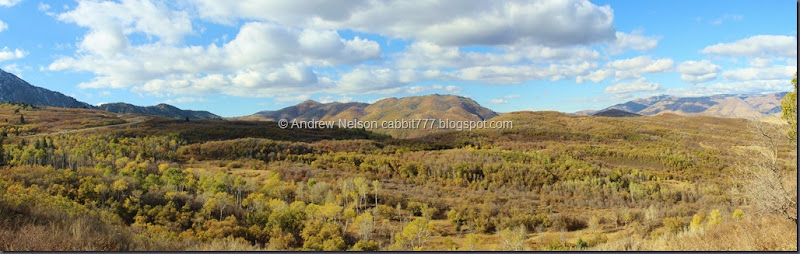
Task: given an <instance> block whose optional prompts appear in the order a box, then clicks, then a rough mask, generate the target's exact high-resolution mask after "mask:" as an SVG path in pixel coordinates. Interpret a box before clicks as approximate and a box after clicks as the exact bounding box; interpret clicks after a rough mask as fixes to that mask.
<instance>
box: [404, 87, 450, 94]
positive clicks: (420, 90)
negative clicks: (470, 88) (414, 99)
mask: <svg viewBox="0 0 800 254" xmlns="http://www.w3.org/2000/svg"><path fill="white" fill-rule="evenodd" d="M461 91H462V89H461V87H458V86H454V85H447V86H444V85H429V86H425V85H417V86H409V87H407V88H406V92H408V93H410V94H421V93H429V92H446V93H450V94H458V93H461Z"/></svg>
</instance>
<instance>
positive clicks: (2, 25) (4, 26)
mask: <svg viewBox="0 0 800 254" xmlns="http://www.w3.org/2000/svg"><path fill="white" fill-rule="evenodd" d="M7 29H8V24H6V22H3V21H2V20H0V32H2V31H5V30H7Z"/></svg>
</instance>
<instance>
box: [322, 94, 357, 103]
mask: <svg viewBox="0 0 800 254" xmlns="http://www.w3.org/2000/svg"><path fill="white" fill-rule="evenodd" d="M351 101H353V97H348V96H341V97H338V98H336V97H334V96H330V95H327V96H322V97H320V98H319V102H321V103H331V102H341V103H347V102H351Z"/></svg>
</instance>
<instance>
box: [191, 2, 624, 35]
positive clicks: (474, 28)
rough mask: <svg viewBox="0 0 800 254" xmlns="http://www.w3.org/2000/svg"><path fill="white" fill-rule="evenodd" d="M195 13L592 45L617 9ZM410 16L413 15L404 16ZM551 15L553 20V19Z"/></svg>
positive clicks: (547, 6)
mask: <svg viewBox="0 0 800 254" xmlns="http://www.w3.org/2000/svg"><path fill="white" fill-rule="evenodd" d="M193 2H194V3H195V5H196V6H197V8H196V11H197V12H198V13H199V15H200V16H202V17H206V18H207V19H209V20H216V21H220V22H223V23H225V22H226V21H227V22H230V21H229V20H228V19H229V17H241V18H249V19H261V20H270V21H275V22H278V23H282V24H287V25H300V26H304V27H322V28H329V29H353V30H356V31H361V32H368V33H378V34H382V35H385V36H388V37H391V38H403V39H418V40H426V41H431V42H434V43H437V44H439V45H506V44H513V43H516V42H518V41H522V40H530V41H532V42H535V43H538V44H543V45H549V46H563V45H578V44H594V43H601V42H606V41H610V40H612V39H613V38H614V35H615V32H616V31H615V29H614V27H613V23H614V22H613V20H614V13H613V10H612V9H611V7H609V6H596V5H594V4H592V3H591V2H589V1H588V0H548V1H522V2H502V1H479V0H469V1H452V0H440V1H426V2H421V3H420V2H405V1H346V2H336V3H331V2H328V1H293V2H282V3H273V2H261V1H211V0H197V1H193ZM408 17H414V18H408ZM554 17H556V18H554Z"/></svg>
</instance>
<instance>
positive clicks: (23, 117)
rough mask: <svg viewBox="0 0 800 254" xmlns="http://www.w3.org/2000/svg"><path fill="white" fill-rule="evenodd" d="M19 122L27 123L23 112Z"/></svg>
mask: <svg viewBox="0 0 800 254" xmlns="http://www.w3.org/2000/svg"><path fill="white" fill-rule="evenodd" d="M19 124H25V116H23V115H22V114H20V115H19Z"/></svg>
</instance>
